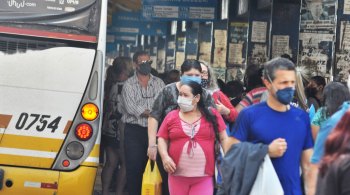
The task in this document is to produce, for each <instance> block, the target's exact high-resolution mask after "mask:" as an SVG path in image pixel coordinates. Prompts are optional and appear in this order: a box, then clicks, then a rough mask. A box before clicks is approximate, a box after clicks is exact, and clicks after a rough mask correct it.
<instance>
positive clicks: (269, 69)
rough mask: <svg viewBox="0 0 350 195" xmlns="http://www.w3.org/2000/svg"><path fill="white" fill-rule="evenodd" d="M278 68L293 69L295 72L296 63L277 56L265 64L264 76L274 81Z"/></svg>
mask: <svg viewBox="0 0 350 195" xmlns="http://www.w3.org/2000/svg"><path fill="white" fill-rule="evenodd" d="M276 70H291V71H294V72H295V65H294V63H293V62H292V61H290V60H288V59H286V58H281V57H277V58H274V59H272V60H270V61H268V62H266V63H265V65H264V78H265V79H267V80H268V81H270V82H272V81H273V80H274V79H275V78H276V75H275V73H276Z"/></svg>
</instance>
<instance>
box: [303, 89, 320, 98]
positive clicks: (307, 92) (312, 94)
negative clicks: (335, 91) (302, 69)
mask: <svg viewBox="0 0 350 195" xmlns="http://www.w3.org/2000/svg"><path fill="white" fill-rule="evenodd" d="M316 94H317V88H316V87H306V88H305V95H306V97H316Z"/></svg>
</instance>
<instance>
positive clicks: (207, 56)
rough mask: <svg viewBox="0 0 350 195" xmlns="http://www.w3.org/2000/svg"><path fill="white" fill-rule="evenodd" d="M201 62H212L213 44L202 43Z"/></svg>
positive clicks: (200, 50)
mask: <svg viewBox="0 0 350 195" xmlns="http://www.w3.org/2000/svg"><path fill="white" fill-rule="evenodd" d="M199 60H203V61H205V62H210V61H211V42H201V43H200V44H199Z"/></svg>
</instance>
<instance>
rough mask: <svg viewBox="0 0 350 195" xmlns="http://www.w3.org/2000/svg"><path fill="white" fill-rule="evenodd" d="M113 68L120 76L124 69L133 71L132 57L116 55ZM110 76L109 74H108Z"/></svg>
mask: <svg viewBox="0 0 350 195" xmlns="http://www.w3.org/2000/svg"><path fill="white" fill-rule="evenodd" d="M112 69H113V71H114V72H115V74H116V75H117V76H119V75H120V74H121V73H123V71H125V70H126V71H128V72H131V69H132V65H131V58H130V57H116V58H115V59H114V60H113V64H112ZM107 76H108V74H107Z"/></svg>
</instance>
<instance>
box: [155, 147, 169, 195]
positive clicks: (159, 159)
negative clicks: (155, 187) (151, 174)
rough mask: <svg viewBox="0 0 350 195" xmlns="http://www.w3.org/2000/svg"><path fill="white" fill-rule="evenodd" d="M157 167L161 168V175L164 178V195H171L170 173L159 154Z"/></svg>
mask: <svg viewBox="0 0 350 195" xmlns="http://www.w3.org/2000/svg"><path fill="white" fill-rule="evenodd" d="M156 161H157V165H158V168H159V172H160V175H161V176H162V195H169V186H168V172H166V171H165V170H164V167H163V162H162V158H161V157H160V156H159V152H158V153H157V160H156Z"/></svg>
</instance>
